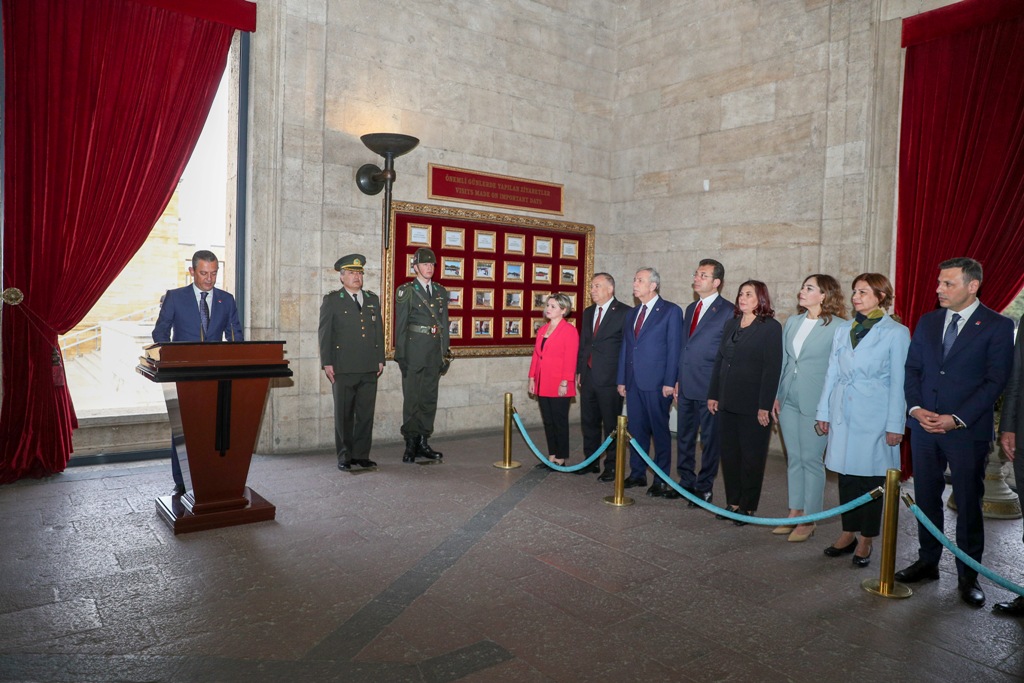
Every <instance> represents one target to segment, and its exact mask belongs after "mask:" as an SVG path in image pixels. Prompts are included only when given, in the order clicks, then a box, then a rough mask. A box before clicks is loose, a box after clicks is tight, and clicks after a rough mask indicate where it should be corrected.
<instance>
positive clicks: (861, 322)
mask: <svg viewBox="0 0 1024 683" xmlns="http://www.w3.org/2000/svg"><path fill="white" fill-rule="evenodd" d="M884 317H885V311H883V310H882V309H880V308H876V309H875V310H873V311H871V312H870V313H868V314H867V315H864V314H863V313H858V314H857V315H856V316H855V318H854V321H853V327H851V328H850V343H851V344H853V348H857V344H859V343H860V340H861V339H863V338H864V337H865V336H866V335H867V333H868V332H870V331H871V328H872V327H874V326H875V324H876V323H877V322H878V321H879V320H881V319H882V318H884Z"/></svg>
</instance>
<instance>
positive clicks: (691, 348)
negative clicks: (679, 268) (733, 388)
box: [665, 259, 734, 507]
mask: <svg viewBox="0 0 1024 683" xmlns="http://www.w3.org/2000/svg"><path fill="white" fill-rule="evenodd" d="M724 279H725V267H724V266H722V264H721V263H719V262H718V261H716V260H714V259H704V260H702V261H701V262H700V263H699V264H698V265H697V270H696V271H695V272H694V273H693V284H692V286H693V292H694V294H696V295H697V300H696V301H694V302H693V303H691V304H690V305H689V306H687V307H686V312H685V313H684V314H683V341H682V350H681V351H680V353H679V378H678V380H677V382H676V385H675V392H674V395H675V398H676V407H677V409H678V412H677V413H676V447H677V453H676V471H677V472H678V473H679V485H680V486H682V487H683V488H684V489H686V490H687V491H689V492H690V493H693V494H694V495H696V496H698V497H700V498H702V499H703V500H705V501H707V502H709V503H710V502H711V498H712V493H711V489H712V487H713V486H714V484H715V477H716V476H717V475H718V438H717V437H718V435H717V434H716V433H715V431H716V430H715V416H714V415H712V414H711V413H710V412H709V411H708V385H709V384H710V382H711V373H712V371H713V370H714V367H715V356H716V355H717V354H718V345H719V343H720V342H721V341H722V329H723V328H724V327H725V323H726V322H727V321H729V320H731V319H732V318H733V313H734V306H733V304H732V302H731V301H726V300H725V299H723V298H722V297H721V296H719V292H720V291H721V290H722V281H723V280H724ZM698 434H699V435H700V444H701V455H700V473H699V474H698V473H697V472H696V464H697V458H696V454H697V436H698ZM679 497H680V495H679V494H678V493H676V492H675V491H674V490H669V491H668V492H667V493H666V494H665V498H679ZM688 505H689V507H697V505H696V503H692V502H691V503H688Z"/></svg>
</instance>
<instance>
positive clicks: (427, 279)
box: [395, 248, 449, 462]
mask: <svg viewBox="0 0 1024 683" xmlns="http://www.w3.org/2000/svg"><path fill="white" fill-rule="evenodd" d="M436 264H437V257H435V256H434V252H433V251H431V250H430V249H427V248H420V249H417V250H416V254H415V256H414V257H413V267H414V268H415V270H416V279H414V280H412V281H411V282H406V283H405V284H403V285H402V286H400V287H399V288H398V291H397V292H395V309H396V312H395V360H396V361H397V362H398V366H399V367H400V368H401V369H402V393H403V395H404V398H405V401H404V404H403V406H402V417H403V424H402V436H404V437H405V455H404V456H402V461H403V462H414V461H415V460H416V458H418V457H419V458H427V459H429V460H437V459H438V458H440V457H441V453H439V452H438V451H435V450H434V449H433V448H431V447H430V444H429V443H428V442H427V439H428V438H429V437H430V435H431V434H433V433H434V415H435V414H436V413H437V384H438V382H439V381H440V379H441V367H442V365H443V364H444V362H445V356H446V355H447V354H448V346H449V341H448V290H446V289H445V288H444V287H443V286H441V285H440V284H438V283H436V282H431V278H433V277H434V266H435V265H436Z"/></svg>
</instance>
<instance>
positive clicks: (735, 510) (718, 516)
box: [715, 507, 739, 519]
mask: <svg viewBox="0 0 1024 683" xmlns="http://www.w3.org/2000/svg"><path fill="white" fill-rule="evenodd" d="M725 509H726V510H728V511H729V512H739V510H738V509H734V508H731V507H729V508H725ZM715 519H730V518H729V517H726V516H725V515H723V514H721V513H718V512H716V513H715Z"/></svg>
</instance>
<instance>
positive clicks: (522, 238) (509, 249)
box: [505, 233, 526, 256]
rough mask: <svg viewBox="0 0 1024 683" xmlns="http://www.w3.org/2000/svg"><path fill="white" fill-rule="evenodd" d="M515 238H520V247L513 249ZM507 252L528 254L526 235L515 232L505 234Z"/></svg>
mask: <svg viewBox="0 0 1024 683" xmlns="http://www.w3.org/2000/svg"><path fill="white" fill-rule="evenodd" d="M513 239H518V240H519V248H518V249H513V248H512V240H513ZM505 253H506V254H522V255H523V256H526V235H516V234H513V233H509V234H507V235H505Z"/></svg>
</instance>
